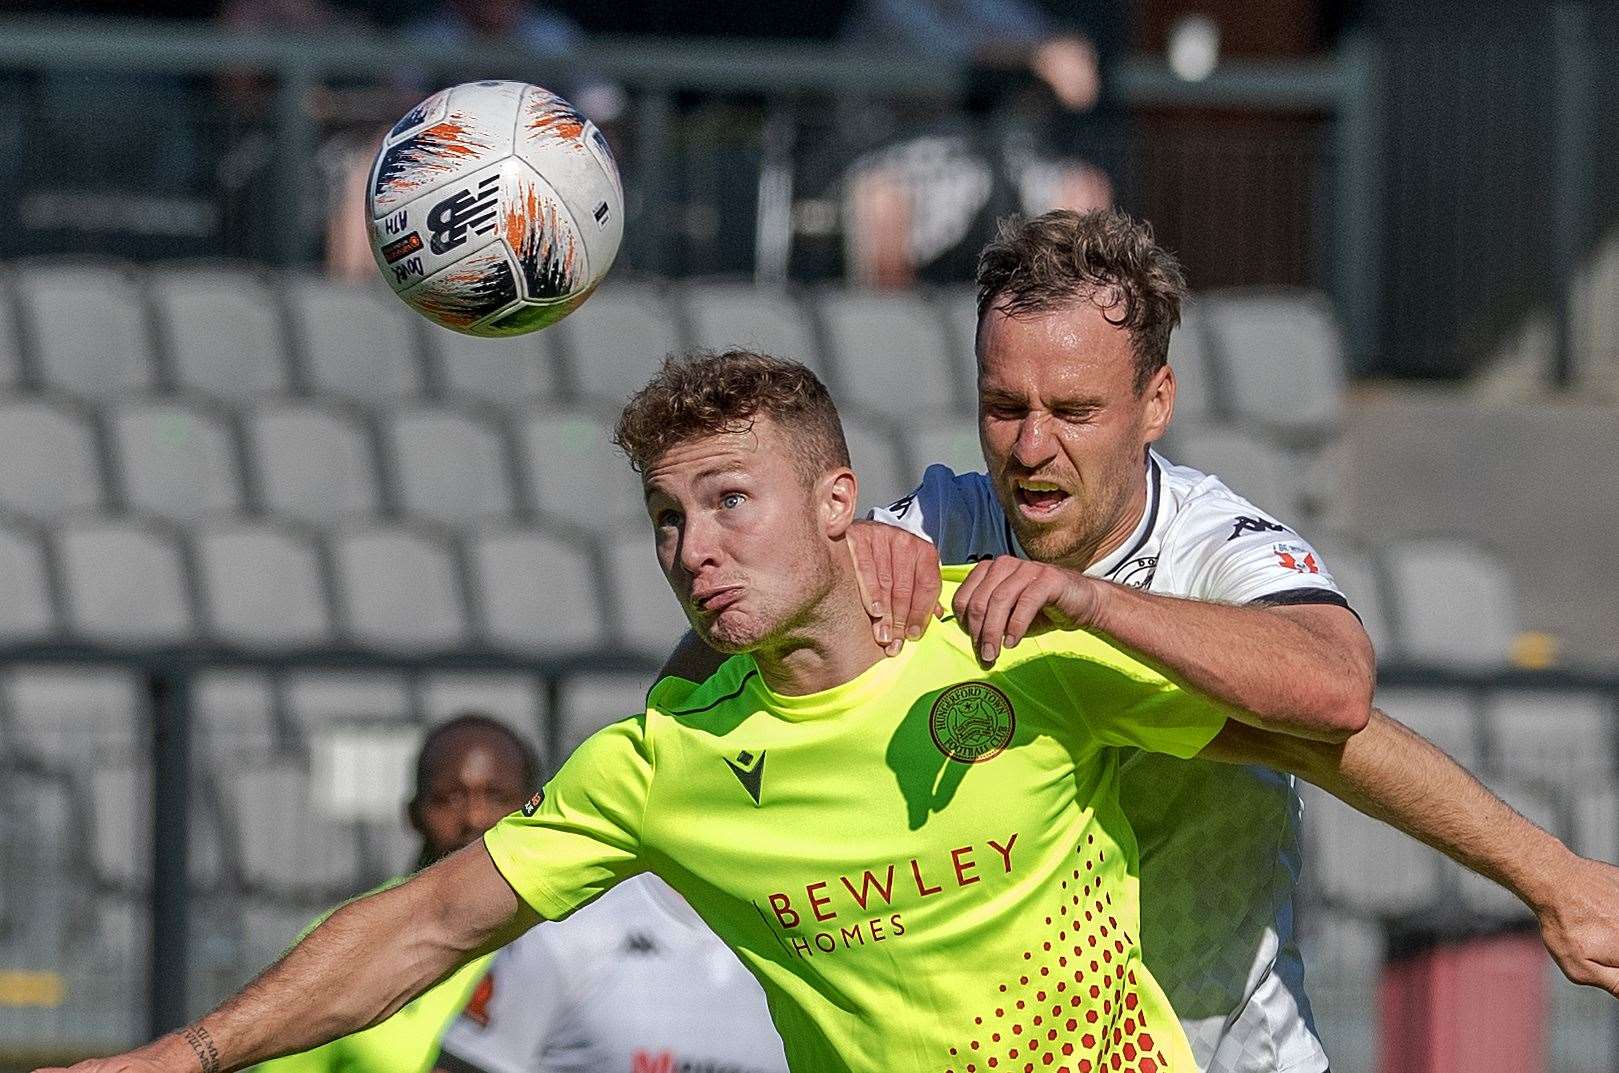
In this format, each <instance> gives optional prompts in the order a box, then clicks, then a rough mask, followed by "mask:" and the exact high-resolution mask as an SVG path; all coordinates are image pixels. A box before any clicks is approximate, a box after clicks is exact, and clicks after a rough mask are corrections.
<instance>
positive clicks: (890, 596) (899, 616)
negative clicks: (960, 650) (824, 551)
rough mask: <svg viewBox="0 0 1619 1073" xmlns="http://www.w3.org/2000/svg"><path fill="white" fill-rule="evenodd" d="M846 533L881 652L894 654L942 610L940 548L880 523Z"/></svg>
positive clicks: (865, 524)
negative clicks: (881, 648)
mask: <svg viewBox="0 0 1619 1073" xmlns="http://www.w3.org/2000/svg"><path fill="white" fill-rule="evenodd" d="M848 535H849V539H848V544H849V553H850V554H851V555H853V556H854V567H855V578H856V580H857V581H858V582H859V584H860V600H861V602H862V603H864V604H865V605H866V613H867V614H868V615H870V616H871V618H872V633H873V634H874V635H875V636H876V638H877V643H878V644H880V645H882V646H883V651H885V652H887V653H888V654H889V655H890V656H894V655H898V654H899V650H900V648H901V646H903V645H904V644H905V642H906V641H907V640H911V641H915V640H916V639H918V638H919V637H921V636H922V633H923V631H924V630H926V629H927V628H928V618H929V616H931V615H933V614H935V613H938V614H943V609H942V608H940V607H939V591H940V590H941V589H942V588H943V585H944V583H943V581H942V580H941V579H940V577H939V552H938V550H937V549H936V548H934V546H933V545H932V544H929V543H928V542H927V541H925V540H923V539H922V538H921V537H919V536H916V535H914V534H913V533H910V532H907V531H906V530H904V529H901V528H899V527H898V526H896V525H885V524H884V523H882V522H870V521H859V522H855V523H854V524H853V525H851V526H850V527H849V533H848Z"/></svg>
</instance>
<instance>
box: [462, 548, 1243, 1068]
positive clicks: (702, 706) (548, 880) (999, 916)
mask: <svg viewBox="0 0 1619 1073" xmlns="http://www.w3.org/2000/svg"><path fill="white" fill-rule="evenodd" d="M965 574H966V568H947V569H946V570H945V571H944V575H945V579H946V582H947V583H946V586H945V592H944V595H943V597H942V599H943V601H944V602H945V604H946V605H947V606H948V604H949V602H950V599H951V595H952V593H953V590H954V588H955V586H956V585H957V584H959V583H960V581H961V580H962V579H963V578H964V577H965ZM1224 719H1225V709H1223V708H1221V707H1219V706H1217V705H1216V704H1214V703H1213V702H1212V701H1209V700H1207V699H1204V698H1202V697H1199V696H1196V695H1194V694H1191V693H1188V692H1185V691H1183V690H1181V689H1180V688H1178V687H1177V686H1176V685H1174V684H1173V683H1172V682H1170V681H1168V680H1167V679H1166V678H1164V677H1163V675H1161V674H1160V673H1158V672H1157V671H1156V670H1154V669H1152V668H1151V667H1149V666H1147V665H1145V664H1143V663H1141V662H1140V661H1138V660H1136V659H1134V658H1132V657H1131V656H1129V655H1127V654H1126V653H1124V652H1122V651H1120V650H1119V649H1117V648H1115V647H1113V646H1112V645H1110V644H1109V643H1108V642H1106V641H1104V640H1102V639H1100V638H1098V637H1096V636H1094V635H1092V634H1089V633H1084V632H1079V631H1072V632H1059V633H1048V634H1045V635H1043V636H1037V637H1031V638H1029V639H1027V640H1025V641H1024V642H1023V643H1022V644H1020V645H1018V646H1017V647H1016V648H1013V649H1010V650H1007V651H1005V652H1003V653H1002V655H1001V657H1000V659H999V660H998V661H997V663H996V665H995V666H994V667H993V668H990V669H987V670H986V669H985V668H983V667H982V665H981V664H980V663H979V661H978V660H977V658H976V657H975V656H974V654H973V651H972V643H971V639H970V638H969V637H968V636H967V635H966V633H965V632H964V631H963V630H962V629H961V628H960V627H959V625H958V624H957V623H955V622H954V621H948V622H945V623H941V624H938V625H936V626H934V627H933V628H932V629H930V630H929V631H928V633H927V635H926V637H924V638H923V639H922V640H921V641H918V642H913V643H910V644H907V645H906V646H905V648H904V650H903V651H902V652H901V653H900V654H899V655H898V656H896V657H894V658H891V659H883V660H881V661H879V662H878V663H876V664H875V665H873V666H872V667H871V668H870V669H868V670H867V671H865V672H864V673H862V674H861V675H860V676H859V677H857V678H855V679H854V680H853V681H850V682H847V683H845V684H843V685H840V686H837V687H835V688H833V689H829V690H827V691H825V692H822V693H816V694H812V695H808V696H781V695H778V694H776V693H774V692H772V691H771V690H770V689H769V688H768V687H767V686H766V685H765V683H764V682H763V681H762V679H761V677H760V674H759V671H758V668H757V665H756V664H755V663H754V661H753V659H752V658H751V657H750V656H746V655H744V656H737V657H734V658H732V659H731V660H729V661H727V662H726V664H725V665H724V667H722V668H721V669H720V671H719V672H718V673H717V674H716V675H715V676H714V677H713V678H711V679H709V680H708V681H707V682H705V683H703V684H702V685H700V686H697V685H693V684H692V683H690V682H685V681H682V680H679V679H665V680H664V681H662V682H660V683H659V684H658V685H657V686H656V687H654V688H653V690H652V693H651V694H650V696H649V697H648V701H647V710H646V712H645V713H644V714H642V715H639V716H636V717H635V718H632V719H627V720H624V721H622V722H619V723H615V724H613V725H612V726H609V727H607V728H605V729H603V730H601V731H599V732H598V733H597V734H595V735H594V736H592V737H591V738H590V739H588V740H587V741H586V742H585V743H584V744H583V745H581V746H580V747H579V749H578V750H577V751H576V752H575V753H574V754H573V756H572V757H570V758H569V760H568V761H567V763H566V764H564V765H563V767H562V769H561V770H560V771H559V772H558V773H557V774H556V776H555V777H554V778H553V779H552V780H551V782H550V783H549V784H547V785H546V787H545V788H544V790H543V791H542V792H541V793H538V794H536V795H535V796H534V798H533V799H532V800H531V801H530V802H529V804H528V805H527V806H525V807H524V809H523V810H522V812H520V813H515V814H513V815H512V816H510V817H507V818H506V819H505V820H503V821H502V822H501V823H500V824H499V825H497V826H496V827H495V828H494V829H493V830H491V831H490V832H489V833H488V834H487V835H485V837H484V840H485V844H486V845H487V846H488V848H489V852H490V855H491V856H492V857H493V859H494V862H495V864H496V866H497V867H499V869H500V870H501V872H502V874H503V875H504V876H505V877H506V879H507V880H508V881H509V882H510V883H511V884H512V886H513V888H514V889H515V890H516V891H517V892H518V894H519V895H520V896H521V897H522V898H523V899H524V900H525V901H527V902H528V903H529V904H530V905H532V906H533V907H534V908H535V909H536V910H537V911H538V912H539V913H540V914H541V915H542V916H545V917H547V918H551V919H557V918H560V917H564V916H566V915H567V914H568V913H570V912H572V911H573V910H574V909H576V908H578V907H579V906H580V905H583V904H584V903H586V902H588V901H590V900H591V899H592V898H594V897H596V896H597V895H599V894H601V893H602V892H603V891H604V890H606V889H607V888H609V887H611V886H612V885H613V884H615V883H617V882H619V881H620V880H622V879H624V878H625V877H627V876H629V875H631V874H634V873H636V872H639V871H643V870H650V871H653V872H656V873H657V874H658V875H659V876H661V877H663V879H664V880H665V881H667V882H668V883H669V884H670V885H671V886H673V887H674V888H675V889H676V890H678V891H679V892H680V893H681V894H682V895H683V896H684V897H685V898H686V900H687V901H688V902H689V903H690V904H691V905H692V906H693V907H694V908H695V909H696V910H697V911H698V913H699V914H701V916H702V917H703V919H704V920H706V921H707V922H708V924H709V926H710V927H712V928H713V929H714V931H715V932H717V933H718V934H719V936H720V937H721V938H722V939H724V940H725V941H726V942H727V943H728V944H730V945H731V946H732V947H733V948H734V949H735V950H736V952H737V954H738V955H739V956H740V957H741V959H742V961H743V963H744V964H745V965H746V966H747V967H748V968H749V969H751V970H752V971H753V973H754V974H755V975H756V976H757V977H758V978H759V980H760V982H761V983H762V984H763V985H764V989H765V992H766V995H767V997H768V999H769V1003H770V1009H771V1015H772V1017H773V1018H774V1020H775V1022H776V1027H777V1029H778V1030H779V1031H780V1032H781V1035H782V1039H783V1041H784V1043H785V1044H786V1051H787V1060H788V1064H789V1066H790V1067H791V1068H793V1069H794V1070H800V1071H803V1073H827V1071H850V1073H854V1071H861V1073H864V1071H871V1073H921V1071H929V1073H935V1071H937V1073H985V1071H994V1073H1014V1071H1022V1073H1031V1071H1049V1073H1056V1071H1059V1070H1064V1069H1066V1070H1067V1071H1068V1073H1103V1071H1124V1070H1129V1071H1134V1073H1192V1071H1194V1070H1195V1069H1196V1066H1195V1065H1194V1064H1193V1061H1192V1058H1191V1054H1190V1051H1189V1049H1188V1047H1187V1043H1186V1038H1185V1036H1184V1035H1183V1034H1182V1032H1181V1029H1180V1025H1179V1024H1178V1022H1177V1021H1176V1019H1175V1016H1174V1013H1173V1011H1172V1010H1171V1009H1170V1006H1169V1003H1168V1000H1167V999H1165V997H1164V995H1163V992H1162V991H1161V990H1160V989H1159V987H1158V985H1157V984H1156V983H1155V982H1154V981H1153V979H1152V977H1151V976H1150V975H1149V974H1148V972H1147V970H1146V968H1145V967H1144V966H1143V964H1142V962H1141V951H1140V946H1139V942H1138V937H1139V925H1138V921H1139V910H1138V900H1137V887H1136V876H1137V864H1136V862H1137V851H1136V841H1135V837H1134V836H1133V835H1132V833H1131V831H1130V828H1129V825H1128V824H1127V823H1126V821H1125V819H1124V815H1123V813H1122V812H1121V810H1120V807H1119V789H1118V786H1119V770H1118V769H1119V753H1120V751H1121V749H1120V747H1128V746H1134V747H1141V748H1146V749H1153V750H1158V751H1162V752H1167V753H1171V754H1174V755H1177V756H1183V757H1184V756H1191V755H1193V754H1195V753H1197V752H1199V751H1200V750H1201V749H1202V748H1203V747H1204V746H1205V745H1206V744H1207V743H1208V742H1209V741H1210V740H1211V739H1212V738H1213V737H1214V735H1215V734H1216V733H1217V732H1218V731H1219V729H1220V727H1221V726H1222V724H1223V723H1224Z"/></svg>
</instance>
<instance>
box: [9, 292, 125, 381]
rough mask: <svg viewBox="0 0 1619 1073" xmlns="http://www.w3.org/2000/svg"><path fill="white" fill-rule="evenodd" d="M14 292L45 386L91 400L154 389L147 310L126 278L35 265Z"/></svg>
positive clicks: (36, 364) (35, 361)
mask: <svg viewBox="0 0 1619 1073" xmlns="http://www.w3.org/2000/svg"><path fill="white" fill-rule="evenodd" d="M16 288H17V297H18V299H19V300H20V302H21V306H22V310H23V315H24V317H25V318H26V324H27V326H28V329H29V338H30V339H31V340H32V341H33V351H34V363H35V367H36V368H37V370H38V372H39V378H40V380H41V381H42V382H43V383H45V384H47V385H49V386H51V387H56V388H60V389H62V390H64V391H68V392H71V393H73V394H75V395H79V396H82V397H84V398H91V399H108V398H119V397H122V396H125V395H128V394H131V393H139V392H142V391H145V390H146V389H148V388H150V387H152V386H153V384H154V381H155V377H154V374H153V362H152V339H151V334H150V331H149V330H148V325H147V317H146V308H145V304H144V301H143V299H142V296H141V293H140V289H139V287H137V286H136V284H135V282H134V280H133V278H132V277H131V276H130V274H129V273H128V272H127V271H125V270H123V269H120V268H114V267H111V266H105V265H89V264H79V265H67V264H64V265H55V266H46V265H30V266H27V267H25V268H22V269H19V271H18V272H17V277H16Z"/></svg>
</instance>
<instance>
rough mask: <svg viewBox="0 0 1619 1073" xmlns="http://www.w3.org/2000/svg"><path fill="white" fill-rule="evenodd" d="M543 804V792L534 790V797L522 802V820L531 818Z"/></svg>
mask: <svg viewBox="0 0 1619 1073" xmlns="http://www.w3.org/2000/svg"><path fill="white" fill-rule="evenodd" d="M543 804H545V791H544V790H535V791H534V796H533V797H531V798H529V799H528V800H527V801H525V802H523V818H524V819H525V820H526V819H530V818H532V817H533V815H534V814H535V813H536V812H538V811H540V806H541V805H543Z"/></svg>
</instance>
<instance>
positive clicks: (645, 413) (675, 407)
mask: <svg viewBox="0 0 1619 1073" xmlns="http://www.w3.org/2000/svg"><path fill="white" fill-rule="evenodd" d="M761 416H765V417H769V418H770V419H771V420H772V421H774V422H775V423H776V424H777V425H778V426H780V427H781V428H782V430H783V431H784V432H785V433H786V434H787V435H788V437H789V438H790V439H791V440H792V442H793V446H794V448H795V450H794V457H793V459H792V462H793V467H794V469H795V470H797V472H798V474H799V476H800V477H801V478H802V479H803V481H804V484H805V486H806V487H808V486H809V485H811V484H813V483H814V482H815V481H816V480H817V479H818V478H819V477H821V475H822V474H824V473H826V472H827V471H828V470H830V469H836V468H838V467H840V466H848V465H849V447H848V444H847V443H846V442H845V441H844V438H843V422H842V421H841V420H840V419H839V417H838V409H837V407H836V406H835V405H834V404H833V402H832V396H831V395H830V394H828V393H827V390H826V385H824V384H822V383H821V381H820V379H819V378H817V377H816V375H815V374H814V373H813V372H811V371H810V370H809V369H808V368H806V367H805V366H803V365H800V364H799V363H798V362H796V361H788V360H787V359H785V358H773V357H771V356H770V355H768V354H760V353H756V352H754V351H751V350H726V351H720V352H714V351H700V352H697V353H692V354H687V355H683V356H678V357H676V356H671V357H668V358H666V359H664V362H663V366H662V368H660V369H659V370H658V375H657V376H655V377H653V378H652V382H651V383H649V384H647V386H646V387H644V388H642V389H641V390H640V391H637V392H636V393H635V394H634V395H633V396H631V398H630V401H629V402H628V403H627V404H626V405H625V407H624V412H623V413H622V414H620V415H619V419H618V425H617V427H616V428H615V429H614V430H613V442H614V443H615V444H617V445H618V447H619V449H620V450H622V451H623V452H624V454H625V456H627V457H628V458H629V460H630V467H631V468H632V469H634V470H635V472H637V473H641V474H644V473H645V472H646V470H647V467H648V466H650V465H652V464H653V463H655V462H656V461H657V459H658V457H659V456H660V455H662V454H663V453H664V452H665V451H667V450H669V449H670V448H671V447H674V446H676V445H678V444H682V443H686V442H688V441H690V440H694V439H700V438H703V437H706V436H717V435H721V434H724V433H730V432H746V431H748V430H749V429H751V428H752V427H753V423H754V422H755V421H756V420H757V419H758V418H759V417H761Z"/></svg>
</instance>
